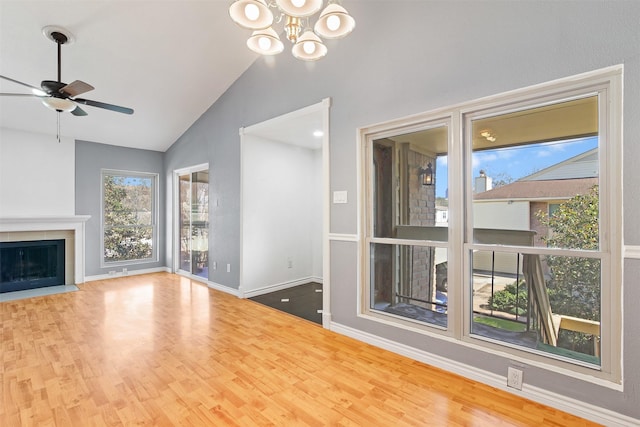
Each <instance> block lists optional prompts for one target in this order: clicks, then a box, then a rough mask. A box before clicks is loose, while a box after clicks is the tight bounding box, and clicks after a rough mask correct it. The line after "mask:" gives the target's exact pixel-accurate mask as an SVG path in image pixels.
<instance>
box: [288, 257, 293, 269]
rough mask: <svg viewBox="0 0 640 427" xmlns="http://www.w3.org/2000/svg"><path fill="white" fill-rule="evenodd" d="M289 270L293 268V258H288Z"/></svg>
mask: <svg viewBox="0 0 640 427" xmlns="http://www.w3.org/2000/svg"><path fill="white" fill-rule="evenodd" d="M287 268H293V258H291V257H289V258H287Z"/></svg>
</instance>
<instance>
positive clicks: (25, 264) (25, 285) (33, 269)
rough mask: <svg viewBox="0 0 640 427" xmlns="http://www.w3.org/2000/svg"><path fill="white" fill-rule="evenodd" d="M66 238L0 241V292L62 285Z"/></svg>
mask: <svg viewBox="0 0 640 427" xmlns="http://www.w3.org/2000/svg"><path fill="white" fill-rule="evenodd" d="M64 256H65V240H64V239H58V240H36V241H21V242H0V293H2V292H13V291H22V290H26V289H34V288H43V287H46V286H57V285H64V284H65V283H64V281H65V259H64Z"/></svg>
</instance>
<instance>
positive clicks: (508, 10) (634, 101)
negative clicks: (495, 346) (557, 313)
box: [165, 0, 640, 418]
mask: <svg viewBox="0 0 640 427" xmlns="http://www.w3.org/2000/svg"><path fill="white" fill-rule="evenodd" d="M343 4H344V6H345V7H346V8H347V9H348V10H349V12H350V13H351V14H352V15H353V16H354V17H355V19H356V21H357V26H356V29H355V31H354V33H353V34H352V35H350V36H349V37H348V38H346V39H344V40H338V41H330V42H328V43H327V45H328V48H329V53H328V55H327V57H326V58H325V59H323V60H322V61H319V62H317V63H314V64H307V63H303V62H299V61H296V60H295V59H293V58H292V57H291V55H290V54H289V53H288V52H284V53H283V54H281V55H279V56H277V57H276V58H275V59H274V60H273V61H266V60H265V59H263V58H259V59H258V60H256V62H255V63H254V65H253V66H252V67H250V68H249V69H248V70H247V71H246V72H245V73H244V75H243V76H242V77H241V78H240V79H239V80H238V81H237V82H236V83H235V84H234V85H233V86H232V87H231V88H230V89H229V90H228V91H227V92H226V93H225V94H224V95H223V96H222V97H221V98H220V99H219V100H218V102H216V103H215V104H214V105H213V106H212V107H211V108H210V109H209V110H208V111H207V112H206V113H205V114H203V116H202V117H200V119H199V120H198V121H197V122H196V123H195V124H194V125H193V126H192V127H191V128H190V129H189V130H188V131H187V132H186V133H185V134H184V135H183V136H182V137H181V138H180V139H179V140H178V141H177V142H176V143H175V144H174V145H173V146H172V147H171V149H170V150H169V151H168V152H167V154H166V158H165V167H166V169H165V174H167V176H168V175H169V174H170V173H171V171H172V170H173V169H175V168H179V167H185V166H189V165H191V164H197V163H203V162H205V161H208V162H209V163H210V167H211V182H212V186H213V187H212V191H213V192H214V193H216V194H217V197H219V199H220V206H219V207H216V208H213V207H212V212H213V214H212V218H211V219H212V223H211V236H212V239H211V247H210V259H211V260H215V261H217V262H218V263H219V264H220V265H224V264H226V263H231V264H232V265H233V266H237V265H238V262H239V256H240V255H239V242H240V236H239V230H240V222H239V221H240V212H239V201H240V194H239V190H240V186H239V179H240V143H239V141H240V139H239V136H238V128H240V127H241V126H247V125H251V124H254V123H257V122H260V121H263V120H266V119H269V118H271V117H274V116H277V115H280V114H283V113H286V112H289V111H292V110H295V109H298V108H300V107H303V106H307V105H311V104H313V103H316V102H319V101H320V100H321V99H323V98H325V97H331V98H332V107H331V113H330V114H331V116H330V129H331V131H330V141H331V143H330V151H331V152H330V159H331V190H332V191H335V190H347V191H348V192H349V203H348V204H346V205H345V204H340V205H331V219H330V221H331V232H333V233H347V234H355V233H356V232H357V212H356V204H355V200H356V197H355V196H356V128H358V127H362V126H366V125H370V124H373V123H377V122H381V121H385V120H388V119H393V118H398V117H402V116H405V115H409V114H415V113H419V112H423V111H427V110H430V109H433V108H437V107H444V106H448V105H452V104H456V103H458V102H462V101H467V100H472V99H476V98H479V97H483V96H488V95H492V94H496V93H501V92H504V91H508V90H512V89H517V88H521V87H524V86H528V85H533V84H537V83H541V82H546V81H549V80H553V79H557V78H561V77H566V76H571V75H574V74H578V73H583V72H587V71H591V70H595V69H599V68H603V67H606V66H610V65H614V64H620V63H623V64H624V65H625V80H624V97H625V98H624V102H625V105H624V115H625V121H624V135H625V148H624V151H625V153H624V161H625V169H624V182H625V189H624V196H625V199H624V201H625V209H624V216H625V218H624V219H625V224H626V227H625V236H624V237H625V243H626V244H628V245H640V227H638V226H636V224H637V221H636V220H635V218H636V217H637V216H638V215H640V198H639V197H637V196H636V195H635V190H634V188H636V187H638V185H640V170H639V169H638V168H637V167H634V164H633V162H634V161H635V160H634V159H638V158H639V155H640V152H639V151H640V148H639V147H640V146H639V144H637V140H638V137H639V136H640V120H637V118H638V117H640V87H639V85H640V48H639V46H640V27H639V25H640V19H639V18H640V2H638V1H589V2H587V1H517V2H516V1H512V2H507V1H466V2H465V1H398V0H394V1H375V2H374V1H364V0H362V1H357V0H353V1H344V2H343ZM238 31H242V30H240V29H238ZM237 48H238V49H244V48H245V47H244V46H238V47H237ZM356 249H357V245H356V244H354V243H351V242H332V243H331V260H332V261H333V262H332V265H331V275H330V277H331V313H332V316H333V318H332V319H333V321H335V322H339V323H341V324H343V325H346V326H349V327H352V328H356V329H359V330H361V331H364V332H368V333H372V334H375V335H378V336H381V337H384V338H387V339H390V340H393V341H397V342H399V343H402V344H407V345H411V346H414V347H416V348H419V349H423V350H426V351H429V352H432V353H434V354H437V355H439V356H442V357H445V358H449V359H452V360H455V361H459V362H462V363H468V364H470V365H474V366H477V367H479V368H481V369H484V370H487V371H490V372H493V373H496V374H500V375H504V374H505V372H506V367H507V365H508V360H506V359H503V358H501V357H488V355H487V353H484V352H479V351H475V350H472V349H469V348H464V347H461V346H459V345H457V344H455V343H450V342H445V341H442V340H437V339H433V338H429V337H425V336H423V335H417V334H414V333H411V332H409V331H401V330H399V329H397V328H393V327H388V326H384V325H380V324H377V323H373V322H369V321H367V320H364V319H361V318H358V317H357V316H356V307H357V300H356V298H357V292H356V288H357V281H356V278H357V253H356ZM639 275H640V261H638V260H627V262H626V263H625V277H627V278H628V279H627V283H625V287H624V292H625V295H624V299H625V303H624V312H625V318H624V321H625V325H626V328H625V332H624V338H623V339H624V360H625V364H624V382H625V392H622V393H621V392H616V391H613V390H611V389H607V388H603V387H599V386H597V385H594V384H592V383H587V382H583V381H580V380H578V379H575V378H572V377H569V376H563V375H559V374H557V373H551V372H549V371H546V370H543V369H539V368H535V367H531V366H529V367H527V372H526V375H527V379H526V381H527V382H528V383H529V384H532V385H534V386H538V387H541V388H544V389H548V390H550V391H553V392H557V393H561V394H564V395H566V396H569V397H572V398H575V399H579V400H582V401H584V402H590V403H593V404H595V405H598V406H603V407H606V408H609V409H611V410H614V411H618V412H621V413H624V414H627V415H630V416H634V417H638V418H640V392H639V391H638V390H639V389H640V377H639V375H640V369H638V362H637V361H638V360H640V345H639V344H638V340H637V339H635V338H634V336H636V335H637V332H636V331H635V325H637V324H639V323H640V314H638V311H637V310H635V309H634V308H635V307H634V304H635V303H634V302H635V301H639V300H640V291H639V290H638V287H637V286H635V283H634V280H633V279H632V278H634V277H639ZM210 279H211V280H212V281H214V282H217V283H219V284H222V285H225V286H229V287H231V288H237V287H238V270H237V268H235V269H232V272H231V273H226V270H225V271H222V270H221V269H218V270H217V271H216V272H212V276H211V277H210Z"/></svg>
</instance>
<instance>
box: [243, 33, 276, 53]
mask: <svg viewBox="0 0 640 427" xmlns="http://www.w3.org/2000/svg"><path fill="white" fill-rule="evenodd" d="M247 46H248V47H249V49H251V50H252V51H254V52H256V53H259V54H261V55H276V54H278V53H280V52H282V51H283V50H284V45H283V44H282V42H281V41H280V37H278V33H276V31H275V30H274V29H273V28H271V27H269V28H267V29H266V30H257V31H254V32H253V34H252V35H251V37H249V40H247Z"/></svg>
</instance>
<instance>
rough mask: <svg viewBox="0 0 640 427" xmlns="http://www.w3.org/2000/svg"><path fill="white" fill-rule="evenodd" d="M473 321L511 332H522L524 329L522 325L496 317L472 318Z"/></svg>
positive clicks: (524, 326)
mask: <svg viewBox="0 0 640 427" xmlns="http://www.w3.org/2000/svg"><path fill="white" fill-rule="evenodd" d="M473 321H474V322H477V323H482V324H483V325H487V326H493V327H494V328H500V329H504V330H507V331H513V332H524V331H525V329H526V325H524V324H523V323H520V322H514V321H512V320H505V319H498V318H496V317H484V316H475V317H474V318H473Z"/></svg>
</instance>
